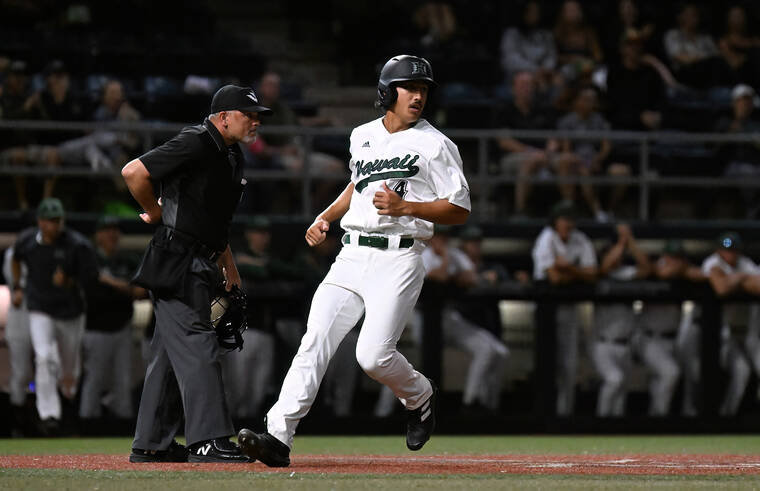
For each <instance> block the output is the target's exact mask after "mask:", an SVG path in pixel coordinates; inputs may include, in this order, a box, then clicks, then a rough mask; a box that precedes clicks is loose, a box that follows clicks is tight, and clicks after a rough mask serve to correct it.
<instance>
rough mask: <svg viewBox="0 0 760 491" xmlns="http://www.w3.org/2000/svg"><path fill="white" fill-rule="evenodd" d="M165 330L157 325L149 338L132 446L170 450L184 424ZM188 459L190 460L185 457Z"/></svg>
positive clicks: (147, 449) (151, 449)
mask: <svg viewBox="0 0 760 491" xmlns="http://www.w3.org/2000/svg"><path fill="white" fill-rule="evenodd" d="M163 337H164V333H163V329H160V326H158V325H157V326H156V330H155V331H154V333H153V338H152V339H151V341H150V347H149V352H150V353H149V356H148V360H150V361H149V362H148V367H147V369H146V371H145V380H144V382H143V389H142V396H141V397H140V408H139V410H138V412H137V424H136V426H135V439H134V441H133V443H132V448H135V449H141V450H146V451H153V450H167V449H168V448H169V445H171V443H172V440H173V439H174V436H175V435H176V434H177V432H178V431H179V429H180V425H181V423H182V401H181V398H180V394H179V386H178V384H177V379H176V377H175V375H174V372H173V371H172V367H171V363H169V356H168V355H167V353H166V347H165V346H164V340H163ZM185 460H187V459H186V458H185Z"/></svg>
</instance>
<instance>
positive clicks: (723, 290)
mask: <svg viewBox="0 0 760 491" xmlns="http://www.w3.org/2000/svg"><path fill="white" fill-rule="evenodd" d="M744 278H745V275H744V274H726V273H725V272H724V271H723V270H721V269H720V268H719V267H717V266H715V267H713V268H712V269H711V270H710V275H709V277H708V279H709V280H710V286H712V288H713V290H714V291H715V293H716V294H717V295H718V296H720V297H722V296H725V295H728V294H729V293H732V292H734V291H736V290H737V289H738V288H739V286H740V285H741V282H742V281H743V280H744Z"/></svg>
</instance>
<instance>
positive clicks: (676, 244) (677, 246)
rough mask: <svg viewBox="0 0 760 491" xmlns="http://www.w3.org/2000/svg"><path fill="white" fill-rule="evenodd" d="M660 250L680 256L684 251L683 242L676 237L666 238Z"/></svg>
mask: <svg viewBox="0 0 760 491" xmlns="http://www.w3.org/2000/svg"><path fill="white" fill-rule="evenodd" d="M662 252H663V253H664V254H670V255H672V256H682V255H683V253H684V248H683V242H682V241H680V240H678V239H668V240H667V241H666V242H665V247H663V249H662Z"/></svg>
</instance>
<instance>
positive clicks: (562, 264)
mask: <svg viewBox="0 0 760 491" xmlns="http://www.w3.org/2000/svg"><path fill="white" fill-rule="evenodd" d="M554 265H555V266H557V267H558V268H566V267H568V266H570V263H569V262H568V261H567V259H565V256H562V255H560V254H557V257H556V258H554Z"/></svg>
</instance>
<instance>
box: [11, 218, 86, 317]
mask: <svg viewBox="0 0 760 491" xmlns="http://www.w3.org/2000/svg"><path fill="white" fill-rule="evenodd" d="M13 258H14V259H16V260H17V261H20V262H23V263H25V264H26V267H27V269H28V271H29V276H28V278H27V281H26V289H25V290H24V295H25V296H26V301H27V304H28V306H29V310H36V311H40V312H44V313H46V314H48V315H50V316H51V317H54V318H57V319H71V318H73V317H76V316H78V315H80V314H82V313H83V312H84V306H85V304H84V291H83V289H85V288H86V289H87V290H88V291H90V290H91V287H92V285H94V283H95V282H96V280H97V277H98V264H97V259H96V258H95V251H94V250H93V248H92V245H91V244H90V241H89V240H87V238H86V237H85V236H83V235H82V234H80V233H79V232H76V231H74V230H71V229H68V228H64V229H63V230H62V231H61V235H60V236H59V237H58V239H57V240H56V241H55V243H53V244H49V245H48V244H43V243H42V236H41V234H40V232H39V229H38V228H37V227H32V228H28V229H26V230H24V231H22V232H21V233H20V234H19V236H18V239H17V240H16V245H15V246H14V249H13ZM59 266H60V267H61V269H62V270H63V272H64V273H65V275H66V277H67V281H66V282H65V283H64V285H63V286H60V287H59V286H55V285H54V284H53V273H55V270H56V269H57V268H58V267H59Z"/></svg>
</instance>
